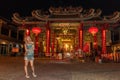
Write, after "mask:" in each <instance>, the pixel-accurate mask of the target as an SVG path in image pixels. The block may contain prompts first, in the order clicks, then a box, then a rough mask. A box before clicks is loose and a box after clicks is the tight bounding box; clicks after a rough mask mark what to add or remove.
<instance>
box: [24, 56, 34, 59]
mask: <svg viewBox="0 0 120 80" xmlns="http://www.w3.org/2000/svg"><path fill="white" fill-rule="evenodd" d="M24 60H34V56H31V55H30V56H29V55H27V56H25V57H24Z"/></svg>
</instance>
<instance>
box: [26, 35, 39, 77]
mask: <svg viewBox="0 0 120 80" xmlns="http://www.w3.org/2000/svg"><path fill="white" fill-rule="evenodd" d="M24 46H25V56H24V60H25V65H24V70H25V77H26V78H30V76H29V74H28V64H29V62H30V66H31V69H32V75H33V77H37V75H36V74H35V71H34V42H33V41H32V40H31V38H30V36H26V37H25V45H24Z"/></svg>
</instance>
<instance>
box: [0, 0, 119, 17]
mask: <svg viewBox="0 0 120 80" xmlns="http://www.w3.org/2000/svg"><path fill="white" fill-rule="evenodd" d="M50 6H53V7H59V6H61V7H67V6H73V7H77V6H82V7H83V9H89V8H95V9H101V10H102V15H110V14H112V13H113V12H114V11H120V0H1V1H0V10H1V11H0V16H2V17H4V18H7V19H11V17H12V14H13V13H15V12H18V13H20V15H21V16H30V15H31V12H32V11H33V10H36V9H43V10H48V8H49V7H50Z"/></svg>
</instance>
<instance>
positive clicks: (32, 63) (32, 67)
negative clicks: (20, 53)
mask: <svg viewBox="0 0 120 80" xmlns="http://www.w3.org/2000/svg"><path fill="white" fill-rule="evenodd" d="M30 65H31V69H32V72H33V73H32V75H33V77H37V75H36V74H35V69H34V60H30Z"/></svg>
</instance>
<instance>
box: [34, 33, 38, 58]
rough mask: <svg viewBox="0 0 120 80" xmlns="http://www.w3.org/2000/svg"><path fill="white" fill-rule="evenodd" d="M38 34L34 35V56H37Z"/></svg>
mask: <svg viewBox="0 0 120 80" xmlns="http://www.w3.org/2000/svg"><path fill="white" fill-rule="evenodd" d="M38 37H39V36H38V34H36V35H35V56H36V57H38V41H39V40H38Z"/></svg>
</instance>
